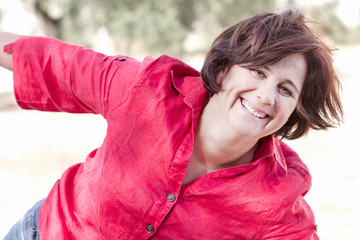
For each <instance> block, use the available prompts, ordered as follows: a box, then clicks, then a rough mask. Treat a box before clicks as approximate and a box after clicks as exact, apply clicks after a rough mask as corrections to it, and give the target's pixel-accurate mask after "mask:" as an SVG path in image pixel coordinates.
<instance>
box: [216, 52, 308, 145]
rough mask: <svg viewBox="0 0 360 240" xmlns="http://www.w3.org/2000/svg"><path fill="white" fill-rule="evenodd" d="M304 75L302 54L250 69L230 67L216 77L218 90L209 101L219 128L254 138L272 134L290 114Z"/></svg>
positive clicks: (304, 63) (304, 68) (296, 100)
mask: <svg viewBox="0 0 360 240" xmlns="http://www.w3.org/2000/svg"><path fill="white" fill-rule="evenodd" d="M305 76H306V60H305V58H304V56H303V55H302V54H292V55H289V56H287V57H285V58H283V59H282V60H280V61H278V62H276V63H275V64H272V65H268V66H258V67H255V68H251V69H247V68H243V67H240V66H239V65H233V66H232V67H231V68H230V69H229V71H228V72H226V73H220V74H219V78H220V79H221V83H222V90H221V91H220V92H218V93H216V94H215V95H214V96H213V97H212V99H211V100H212V101H211V102H212V104H214V103H215V105H217V107H216V115H217V118H218V120H220V121H219V122H220V123H222V124H223V125H221V127H225V128H228V130H230V131H232V132H233V133H235V134H236V135H240V136H244V135H246V136H252V137H256V138H257V139H259V138H261V137H264V136H268V135H271V134H273V133H275V132H276V131H277V130H279V129H280V128H281V127H282V126H283V125H284V124H285V123H286V121H287V119H288V118H289V117H290V115H291V113H292V112H293V111H294V109H295V107H296V105H297V102H298V99H299V96H300V92H301V89H302V86H303V83H304V80H305ZM214 100H215V101H214ZM209 103H210V102H209ZM226 132H228V131H226Z"/></svg>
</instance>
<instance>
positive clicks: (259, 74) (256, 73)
mask: <svg viewBox="0 0 360 240" xmlns="http://www.w3.org/2000/svg"><path fill="white" fill-rule="evenodd" d="M250 71H251V73H252V74H253V75H254V76H255V77H256V78H258V79H265V78H266V75H265V73H264V71H262V70H260V69H258V68H252V69H250Z"/></svg>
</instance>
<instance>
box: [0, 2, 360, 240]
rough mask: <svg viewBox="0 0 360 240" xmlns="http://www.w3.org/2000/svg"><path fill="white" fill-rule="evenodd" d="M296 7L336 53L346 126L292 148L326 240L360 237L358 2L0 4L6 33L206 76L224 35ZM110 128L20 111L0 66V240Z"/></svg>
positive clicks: (95, 121) (83, 118) (95, 119)
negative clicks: (147, 59)
mask: <svg viewBox="0 0 360 240" xmlns="http://www.w3.org/2000/svg"><path fill="white" fill-rule="evenodd" d="M287 7H296V8H300V9H303V10H304V11H305V12H306V15H307V17H308V18H310V19H313V20H315V21H316V22H318V23H316V24H313V25H312V27H313V28H315V29H316V30H317V31H318V32H319V35H321V36H323V38H324V39H325V40H326V41H327V42H328V43H329V44H330V45H332V46H333V47H335V48H336V49H337V50H336V51H335V52H334V64H335V66H336V68H337V71H338V73H339V75H340V77H341V80H342V82H343V91H342V95H341V96H342V100H343V104H344V108H345V122H344V124H343V125H341V126H340V127H339V128H336V129H330V130H328V131H322V132H315V131H313V132H311V133H310V134H309V135H308V136H307V137H305V138H303V139H300V140H295V141H287V143H288V144H289V145H290V146H292V147H293V148H294V149H295V150H296V151H297V152H298V153H299V155H300V157H301V158H302V159H303V161H304V162H305V163H306V164H307V165H308V167H309V168H310V171H311V173H312V176H313V187H312V190H311V191H310V192H309V193H308V195H307V196H306V199H307V201H308V203H309V204H310V206H311V207H312V209H313V211H314V213H315V217H316V222H317V225H318V234H319V236H320V239H328V240H330V239H334V240H335V239H337V240H338V239H339V240H342V239H360V194H359V189H360V170H359V168H360V157H359V154H358V153H357V152H356V149H357V145H358V142H359V141H358V140H357V138H358V137H359V136H358V135H359V133H360V127H359V124H358V122H357V120H358V119H357V118H358V117H360V114H359V110H358V106H357V105H358V104H359V103H360V101H359V100H358V99H357V97H356V96H357V94H358V90H359V89H360V80H359V77H360V66H359V61H358V57H359V56H360V18H359V17H360V0H321V1H320V0H318V1H310V0H301V1H300V0H299V1H297V0H241V1H240V0H221V1H220V0H198V1H192V0H162V1H156V0H146V1H140V0H102V1H101V0H11V1H9V0H0V30H3V31H11V32H15V33H18V34H24V35H40V36H49V37H55V38H59V39H61V40H64V41H67V42H69V43H72V44H78V45H83V46H86V47H89V48H92V49H95V50H97V51H100V52H103V53H105V54H109V55H115V54H125V55H129V56H132V57H135V58H138V59H139V60H141V59H142V58H143V57H144V56H146V55H152V56H153V57H157V56H159V55H161V54H167V55H171V56H175V57H178V58H180V59H182V60H183V61H185V62H187V63H189V64H190V65H192V66H193V67H195V68H196V69H198V70H200V69H201V65H202V62H203V60H204V55H205V54H206V52H207V50H208V49H209V47H210V45H211V42H212V41H213V39H214V38H215V37H216V36H217V35H218V34H219V33H220V31H221V30H223V29H224V28H226V27H228V26H230V25H232V24H234V23H236V22H238V21H240V20H241V19H243V18H245V17H248V16H250V15H252V14H254V13H256V12H259V11H266V10H274V9H283V8H287ZM105 131H106V123H105V121H104V120H103V119H102V118H101V117H100V116H96V115H90V114H78V115H74V114H64V113H46V112H38V111H23V110H20V108H19V107H18V106H17V105H16V101H15V99H14V97H13V88H12V75H11V72H10V71H7V70H4V69H0V238H2V237H3V236H4V235H5V234H6V233H7V231H8V230H9V229H10V227H11V226H12V225H13V224H14V223H15V222H16V221H17V220H18V219H19V218H21V217H22V216H23V214H24V213H25V212H26V210H27V209H28V208H30V207H31V206H32V205H33V204H34V203H35V202H36V201H38V200H40V199H42V198H44V197H46V195H47V194H48V192H49V191H50V189H51V187H52V186H53V184H54V182H55V181H56V180H57V179H58V178H60V177H61V174H62V172H63V171H64V170H65V169H66V168H67V167H69V166H70V165H72V164H75V163H78V162H81V161H83V160H85V157H86V155H87V154H88V153H89V152H90V151H91V150H93V149H94V148H97V147H98V146H99V145H100V144H101V142H102V140H103V138H104V136H105Z"/></svg>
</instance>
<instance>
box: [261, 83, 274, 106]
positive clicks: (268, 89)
mask: <svg viewBox="0 0 360 240" xmlns="http://www.w3.org/2000/svg"><path fill="white" fill-rule="evenodd" d="M257 97H258V99H259V100H260V102H261V103H262V104H265V105H274V104H275V97H276V87H274V86H272V84H269V83H266V82H263V83H262V84H261V86H259V88H258V89H257Z"/></svg>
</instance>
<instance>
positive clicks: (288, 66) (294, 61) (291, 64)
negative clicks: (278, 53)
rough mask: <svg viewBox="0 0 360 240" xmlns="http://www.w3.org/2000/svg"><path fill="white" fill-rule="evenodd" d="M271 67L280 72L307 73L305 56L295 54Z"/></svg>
mask: <svg viewBox="0 0 360 240" xmlns="http://www.w3.org/2000/svg"><path fill="white" fill-rule="evenodd" d="M269 67H271V68H273V69H278V70H295V71H301V72H306V68H307V67H306V59H305V57H304V55H303V54H301V53H295V54H291V55H288V56H286V57H284V58H282V59H280V60H279V61H278V62H276V63H273V64H270V65H269Z"/></svg>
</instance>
